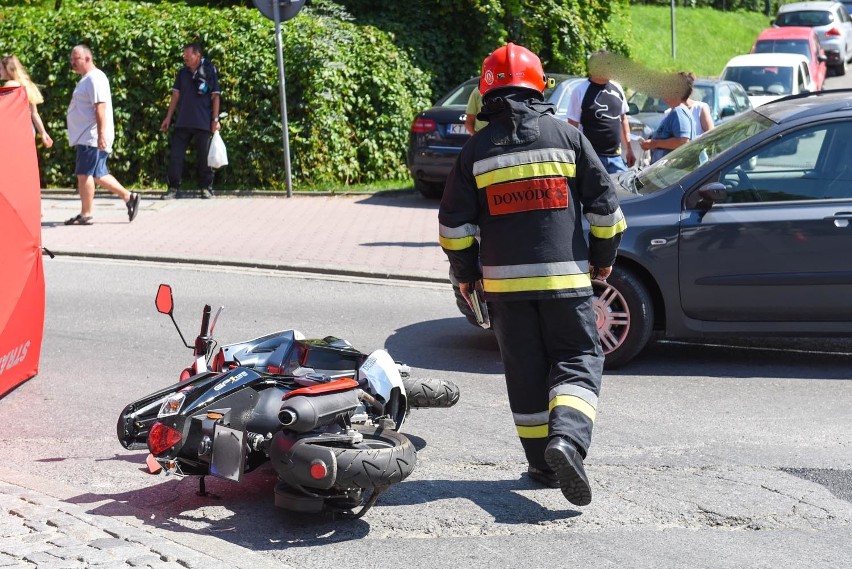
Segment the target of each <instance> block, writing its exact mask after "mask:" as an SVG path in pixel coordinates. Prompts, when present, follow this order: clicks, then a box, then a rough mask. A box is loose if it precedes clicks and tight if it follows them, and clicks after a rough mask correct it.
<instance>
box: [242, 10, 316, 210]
mask: <svg viewBox="0 0 852 569" xmlns="http://www.w3.org/2000/svg"><path fill="white" fill-rule="evenodd" d="M254 5H255V6H256V7H257V9H258V10H260V13H261V14H263V15H264V16H266V17H267V18H269V19H270V20H273V21H274V22H275V51H276V54H277V58H278V97H279V99H280V100H281V134H282V138H283V139H284V176H285V178H284V183H285V186H286V188H287V197H288V198H289V197H292V196H293V179H292V176H291V174H290V134H289V132H288V128H287V95H286V92H285V89H284V87H285V83H284V52H283V48H282V46H281V22H282V21H285V20H289V19H290V18H293V17H295V16H296V14H298V13H299V10H301V9H302V8H303V7H304V5H305V0H254Z"/></svg>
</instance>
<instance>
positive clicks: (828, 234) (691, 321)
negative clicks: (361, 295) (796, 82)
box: [461, 89, 852, 368]
mask: <svg viewBox="0 0 852 569" xmlns="http://www.w3.org/2000/svg"><path fill="white" fill-rule="evenodd" d="M850 157H852V90H849V89H846V90H841V91H822V92H819V93H809V94H804V95H797V96H791V97H786V98H784V99H779V100H777V101H774V102H772V103H768V104H766V105H763V106H761V107H760V108H759V109H755V110H752V111H749V112H747V113H744V114H742V115H740V116H737V117H734V118H732V119H731V120H729V121H727V122H725V123H724V124H722V125H720V126H719V127H718V128H716V129H714V130H712V131H710V132H708V133H706V134H704V135H703V136H701V137H699V138H697V139H695V140H693V141H691V142H689V143H687V144H685V145H684V146H682V147H680V148H678V149H677V150H675V151H673V152H672V153H671V154H669V155H667V156H666V157H665V158H664V159H662V160H660V161H659V162H657V163H655V164H653V165H652V166H650V167H648V168H646V169H643V170H640V171H638V172H636V171H629V172H625V173H624V174H622V175H620V176H619V177H618V178H616V181H617V182H618V183H619V185H620V190H619V191H620V196H619V197H620V200H621V208H622V210H623V212H624V215H625V217H626V219H627V224H628V229H627V231H626V232H625V235H624V238H623V240H622V243H621V247H620V249H619V256H618V260H617V261H616V264H615V267H614V270H613V273H612V275H611V276H610V277H609V278H608V279H607V281H606V282H605V283H603V282H595V283H594V286H595V293H596V298H595V310H596V313H597V322H598V332H599V335H600V338H601V341H602V343H603V346H604V350H605V352H606V358H607V359H606V363H607V367H610V368H612V367H618V366H620V365H623V364H625V363H626V362H628V361H629V360H630V359H632V358H633V357H634V356H636V354H638V353H639V352H640V351H641V350H642V348H643V347H644V346H645V345H646V344H647V343H648V341H649V339H650V338H651V335H652V333H654V332H657V333H659V334H662V335H664V336H666V337H669V338H698V337H709V336H717V337H718V336H722V337H725V336H743V335H760V336H767V335H794V336H805V335H815V336H820V335H822V336H831V335H834V336H852V302H849V298H850V295H852V226H850V222H852V159H850ZM461 308H464V307H461Z"/></svg>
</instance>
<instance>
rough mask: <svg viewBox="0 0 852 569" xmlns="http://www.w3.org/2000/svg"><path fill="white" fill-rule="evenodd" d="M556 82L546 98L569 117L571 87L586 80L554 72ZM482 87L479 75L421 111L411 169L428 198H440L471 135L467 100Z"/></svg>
mask: <svg viewBox="0 0 852 569" xmlns="http://www.w3.org/2000/svg"><path fill="white" fill-rule="evenodd" d="M548 77H552V78H553V79H554V80H555V82H556V84H555V86H554V87H550V88H547V89H545V91H544V97H545V99H546V100H547V101H548V102H550V103H553V104H554V105H556V116H557V117H560V118H562V119H566V118H567V113H568V101H569V99H570V95H571V90H572V89H573V88H574V87H576V86H577V85H578V84H579V83H580V82H582V81H583V80H584V79H583V78H580V77H573V76H570V75H560V74H552V75H548ZM478 86H479V78H478V77H474V78H472V79H468V80H467V81H465V82H464V83H462V84H461V85H457V86H456V87H454V88H453V89H451V90H450V91H449V92H448V93H447V94H446V95H444V96H443V97H441V98H440V99H439V100H438V102H437V103H435V106H433V107H431V108H430V109H427V110H425V111H423V112H421V113H419V114H418V115H417V116H416V117H415V118H414V121H413V122H412V123H411V131H410V133H409V137H408V156H407V162H408V169H409V171H410V172H411V177H412V178H413V179H414V187H415V189H417V191H419V192H420V193H421V194H423V195H424V196H425V197H427V198H439V197H441V195H442V194H443V193H444V184H445V183H446V181H447V176H448V175H449V173H450V169H451V168H452V167H453V164H454V163H455V160H456V156H458V154H459V152H460V151H461V147H462V146H464V143H465V142H467V139H468V138H470V134H468V132H467V130H465V127H464V121H465V118H466V117H467V115H466V114H465V109H466V108H467V100H468V98H469V97H470V93H471V91H473V90H474V89H475V88H477V87H478Z"/></svg>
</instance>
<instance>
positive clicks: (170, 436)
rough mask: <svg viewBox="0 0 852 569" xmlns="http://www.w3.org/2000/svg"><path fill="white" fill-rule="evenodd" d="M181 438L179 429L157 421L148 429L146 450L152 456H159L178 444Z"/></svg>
mask: <svg viewBox="0 0 852 569" xmlns="http://www.w3.org/2000/svg"><path fill="white" fill-rule="evenodd" d="M182 438H183V437H182V436H181V434H180V431H178V430H177V429H175V428H172V427H170V426H168V425H164V424H163V423H160V422H159V421H157V422H156V423H154V424H153V425H151V430H150V431H148V450H150V451H151V454H153V455H154V456H160V455H161V454H163V453H165V452H166V451H167V450H169V449H170V448H172V447H173V446H175V445H176V444H178V443H179V442H180V441H181V439H182Z"/></svg>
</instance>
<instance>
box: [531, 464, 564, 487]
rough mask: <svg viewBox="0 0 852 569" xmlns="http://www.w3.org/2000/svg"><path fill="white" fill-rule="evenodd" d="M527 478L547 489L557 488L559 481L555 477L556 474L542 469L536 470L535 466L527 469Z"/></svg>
mask: <svg viewBox="0 0 852 569" xmlns="http://www.w3.org/2000/svg"><path fill="white" fill-rule="evenodd" d="M527 476H529V477H530V480H533V481H535V482H538V483H539V484H541V485H542V486H546V487H547V488H559V479H558V478H557V477H556V473H555V472H553V471H552V470H549V469H548V470H545V469H542V468H536V467H535V466H530V467H529V468H527Z"/></svg>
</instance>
